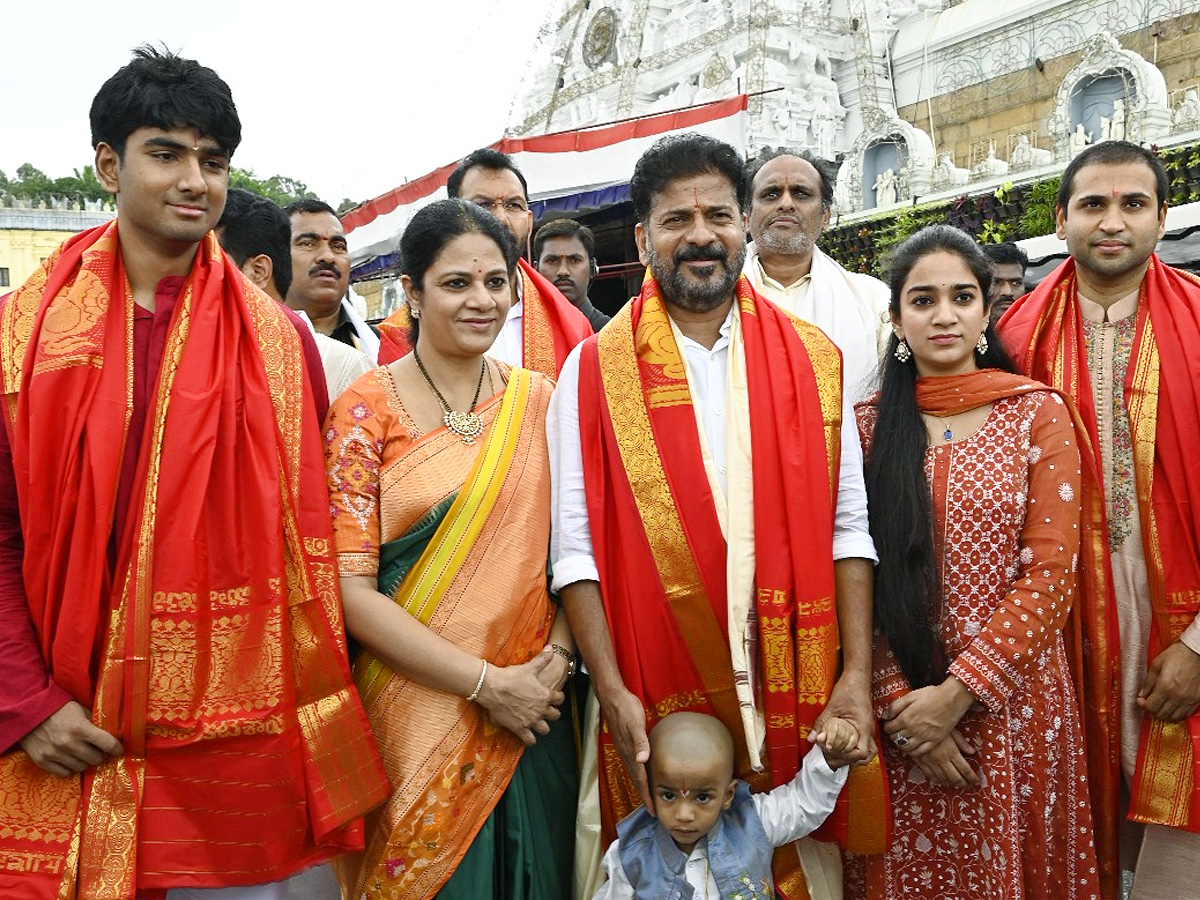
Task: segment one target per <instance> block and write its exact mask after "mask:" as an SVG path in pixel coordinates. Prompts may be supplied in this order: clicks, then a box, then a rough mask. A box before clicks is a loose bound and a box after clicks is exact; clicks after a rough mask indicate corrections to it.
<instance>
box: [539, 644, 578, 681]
mask: <svg viewBox="0 0 1200 900" xmlns="http://www.w3.org/2000/svg"><path fill="white" fill-rule="evenodd" d="M547 648H549V645H547ZM543 652H546V651H543ZM549 652H550V662H549V663H548V664H547V665H546V667H545V668H544V669H542V671H541V672H540V673H539V674H538V681H540V682H541V683H542V684H544V685H545V686H546V687H548V688H550V690H552V691H562V689H563V685H565V684H566V683H567V677H568V676H567V672H569V671H570V669H571V666H570V665H569V664H568V663H567V660H566V658H565V657H563V656H560V655H559V654H557V653H555V652H554V651H553V650H550V651H549Z"/></svg>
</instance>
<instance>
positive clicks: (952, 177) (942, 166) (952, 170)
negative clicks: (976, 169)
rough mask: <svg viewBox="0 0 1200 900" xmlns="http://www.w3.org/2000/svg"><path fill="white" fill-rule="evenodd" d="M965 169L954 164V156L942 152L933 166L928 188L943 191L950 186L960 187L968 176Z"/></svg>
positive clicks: (968, 173)
mask: <svg viewBox="0 0 1200 900" xmlns="http://www.w3.org/2000/svg"><path fill="white" fill-rule="evenodd" d="M970 174H971V173H970V172H969V171H968V170H967V169H960V168H958V167H957V166H956V165H954V158H953V157H952V156H951V155H950V154H949V153H943V154H942V155H941V157H939V159H938V164H937V165H936V166H934V168H933V177H932V178H930V180H929V188H930V190H934V191H944V190H949V189H950V188H956V187H962V186H963V185H965V184H966V183H967V178H968V177H969V176H970Z"/></svg>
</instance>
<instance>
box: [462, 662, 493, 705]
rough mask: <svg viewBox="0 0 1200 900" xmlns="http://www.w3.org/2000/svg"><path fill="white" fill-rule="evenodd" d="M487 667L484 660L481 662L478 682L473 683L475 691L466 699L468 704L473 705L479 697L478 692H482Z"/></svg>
mask: <svg viewBox="0 0 1200 900" xmlns="http://www.w3.org/2000/svg"><path fill="white" fill-rule="evenodd" d="M487 666H488V663H487V660H486V659H485V660H484V661H483V669H482V670H480V672H479V680H478V681H477V682H475V690H474V691H472V692H471V696H470V697H468V698H467V702H468V703H474V702H475V701H476V700H477V699H478V697H479V692H480V691H482V690H483V679H485V678H487Z"/></svg>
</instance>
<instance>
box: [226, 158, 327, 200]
mask: <svg viewBox="0 0 1200 900" xmlns="http://www.w3.org/2000/svg"><path fill="white" fill-rule="evenodd" d="M229 186H230V187H236V188H242V189H243V190H247V191H252V192H253V193H255V194H258V195H259V196H260V197H266V198H267V199H269V200H274V201H275V202H276V203H278V204H279V205H280V206H287V205H288V204H289V203H294V202H295V201H297V200H300V199H302V198H305V197H316V196H317V195H316V194H314V193H313V192H312V191H310V190H309V189H308V185H306V184H305V183H304V182H303V181H300V180H298V179H296V178H289V177H288V176H286V175H272V176H271V177H270V178H258V177H256V176H255V174H254V170H253V169H239V168H237V167H236V166H235V167H233V168H232V169H230V171H229Z"/></svg>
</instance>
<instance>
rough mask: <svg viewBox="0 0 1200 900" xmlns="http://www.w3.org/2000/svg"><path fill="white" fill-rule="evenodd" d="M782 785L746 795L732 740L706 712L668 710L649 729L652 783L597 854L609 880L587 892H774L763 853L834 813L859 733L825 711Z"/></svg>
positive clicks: (617, 897) (611, 897)
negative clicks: (647, 796) (646, 797)
mask: <svg viewBox="0 0 1200 900" xmlns="http://www.w3.org/2000/svg"><path fill="white" fill-rule="evenodd" d="M822 727H823V729H824V730H823V731H822V732H821V733H819V734H814V735H810V740H811V741H812V742H813V747H812V749H811V750H809V752H808V755H807V756H805V758H804V764H803V765H802V766H801V767H800V771H798V772H797V773H796V777H795V778H793V779H792V780H791V781H790V782H788V783H787V784H784V785H781V786H779V787H777V788H775V789H774V790H773V791H770V792H768V793H765V794H751V793H750V789H749V787H748V786H747V785H746V783H745V782H743V781H738V780H737V779H735V778H734V777H733V738H732V737H731V736H730V734H729V730H728V729H727V728H726V727H725V726H724V725H723V724H721V722H720V721H719V720H717V719H715V718H713V717H712V716H706V715H703V714H701V713H692V712H679V713H673V714H671V715H669V716H667V717H666V718H664V719H663V720H662V721H660V722H659V723H658V724H657V725H656V726H655V727H654V729H653V730H652V731H651V732H650V790H651V792H652V794H653V796H654V806H655V810H656V812H657V815H658V817H657V818H655V817H654V816H652V815H650V813H648V812H647V811H646V810H645V808H639V809H637V810H636V811H634V812H633V813H632V814H631V815H629V816H627V817H626V818H625V819H624V820H622V821H621V823H620V824H619V825H617V835H618V837H617V840H615V841H613V843H612V846H611V847H609V848H608V852H607V853H605V854H604V862H603V868H604V872H605V875H606V876H607V877H608V881H607V882H606V883H605V884H604V885H602V886H601V887H600V890H599V891H597V893H596V896H595V898H594V900H624V898H639V900H641V898H662V897H671V898H678V900H690V898H696V900H699V898H709V900H717V898H718V897H720V898H724V900H733V898H735V897H737V898H740V900H755V898H763V900H769V898H774V896H775V891H774V885H773V884H772V882H771V854H772V852H773V851H774V849H775V848H776V847H779V846H782V845H784V844H786V843H788V842H789V841H795V840H799V839H800V838H802V837H804V836H805V835H807V834H809V833H810V832H812V831H814V830H815V829H817V828H818V827H820V825H821V823H822V822H824V821H825V819H826V818H827V817H828V816H829V814H830V813H831V812H833V807H834V804H835V803H836V802H837V797H838V794H839V793H841V790H842V785H844V784H845V783H846V773H847V771H848V769H847V768H846V766H847V764H848V761H847V760H846V759H845V758H844V754H845V753H847V752H848V751H850V750H852V749H853V748H854V747H855V746H856V745H857V744H858V732H857V731H856V730H855V728H854V726H853V725H852V724H850V722H848V721H846V720H845V719H839V718H837V717H830V718H829V719H828V720H826V722H825V724H824V725H823V726H822Z"/></svg>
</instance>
